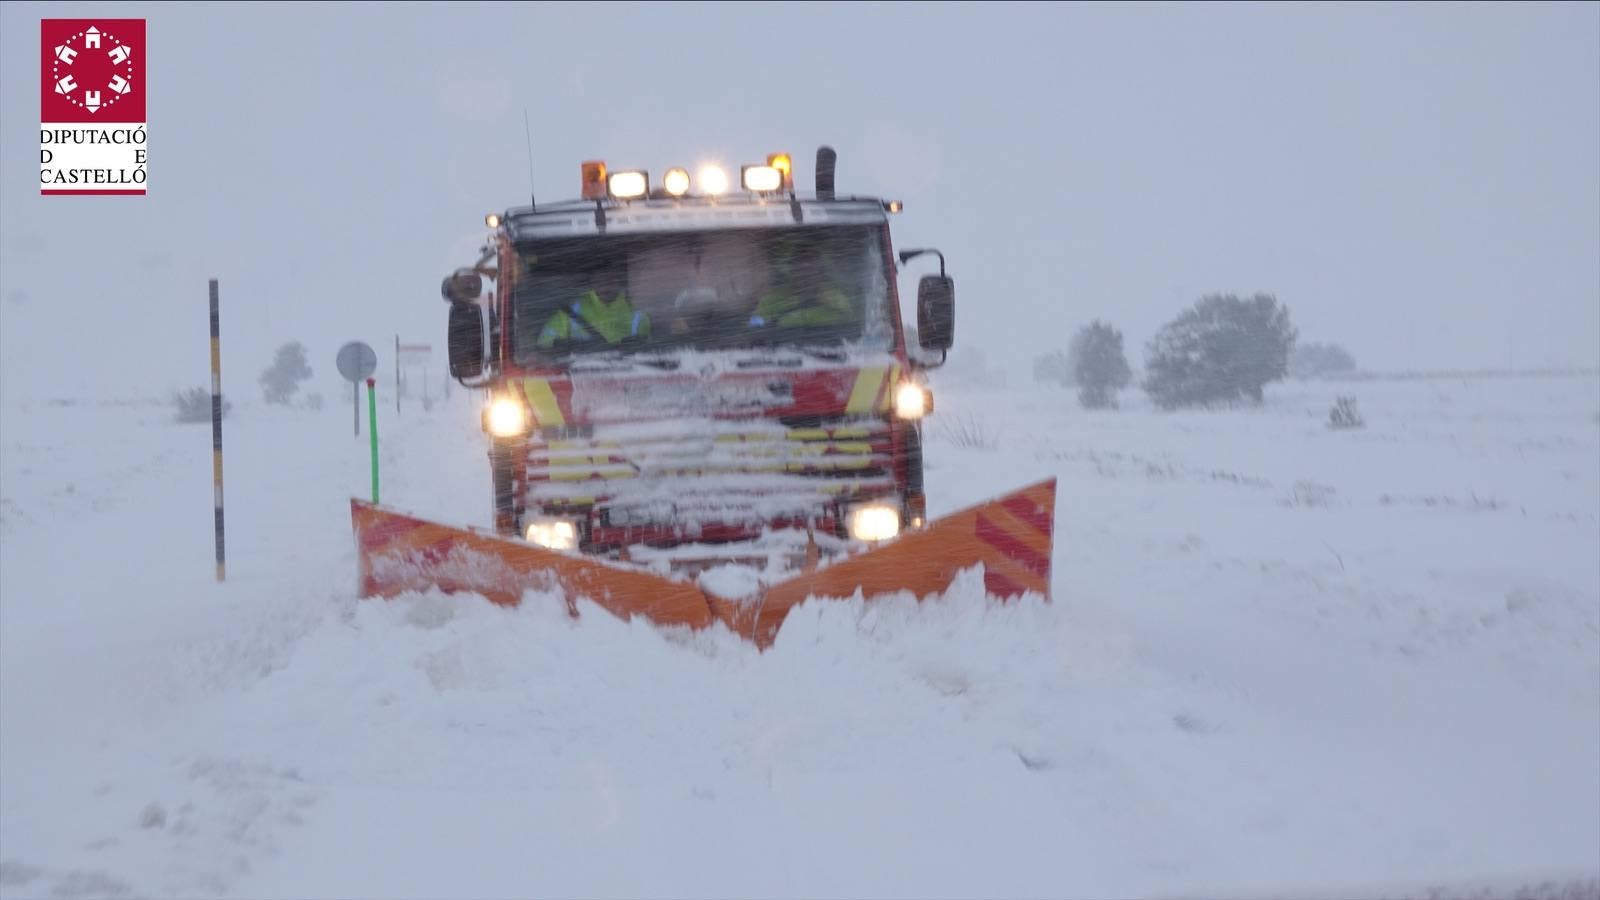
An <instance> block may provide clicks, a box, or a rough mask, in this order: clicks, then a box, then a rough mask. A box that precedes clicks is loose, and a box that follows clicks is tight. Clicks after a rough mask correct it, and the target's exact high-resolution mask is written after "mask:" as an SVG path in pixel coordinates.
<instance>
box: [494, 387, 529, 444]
mask: <svg viewBox="0 0 1600 900" xmlns="http://www.w3.org/2000/svg"><path fill="white" fill-rule="evenodd" d="M483 424H484V429H485V430H486V431H488V432H489V433H490V434H491V435H494V436H495V437H497V438H509V437H518V436H521V435H524V434H527V433H528V408H527V407H526V406H523V405H522V401H521V400H519V399H517V398H516V397H507V396H505V395H501V396H499V397H496V398H494V399H493V400H491V401H489V408H488V409H487V410H485V411H484V413H483Z"/></svg>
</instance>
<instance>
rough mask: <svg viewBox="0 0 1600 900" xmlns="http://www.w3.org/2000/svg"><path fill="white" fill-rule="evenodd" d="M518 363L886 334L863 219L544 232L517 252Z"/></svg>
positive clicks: (870, 231) (884, 291)
mask: <svg viewBox="0 0 1600 900" xmlns="http://www.w3.org/2000/svg"><path fill="white" fill-rule="evenodd" d="M517 251H518V257H519V260H520V263H521V270H520V271H519V272H518V273H517V276H516V281H515V282H514V285H513V291H512V311H511V318H512V322H511V327H512V329H513V332H512V333H513V336H514V338H513V343H514V350H515V355H516V358H517V361H518V362H519V363H522V364H531V363H537V362H541V361H542V362H550V361H552V360H553V359H556V358H561V357H567V356H571V355H573V354H583V353H593V352H611V353H616V352H623V353H635V352H661V351H671V350H678V349H698V350H714V349H724V348H740V347H744V348H749V347H777V346H798V347H815V346H838V345H842V344H846V343H851V344H860V345H863V346H865V347H871V348H874V349H887V348H888V347H889V346H890V344H891V341H892V335H893V327H892V325H891V322H890V308H889V286H888V279H887V271H886V266H885V263H884V255H883V246H882V237H881V234H880V231H879V229H877V228H875V227H872V226H807V227H793V228H776V229H748V228H747V229H738V230H727V231H699V232H670V233H663V232H657V233H647V234H622V235H602V236H592V235H591V236H587V237H581V238H552V239H546V240H540V241H532V242H528V243H525V244H522V245H519V246H518V248H517Z"/></svg>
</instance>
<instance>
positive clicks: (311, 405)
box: [300, 394, 322, 412]
mask: <svg viewBox="0 0 1600 900" xmlns="http://www.w3.org/2000/svg"><path fill="white" fill-rule="evenodd" d="M300 402H301V403H303V404H304V405H305V408H306V409H309V410H311V411H312V412H316V411H317V410H320V409H322V395H321V394H307V395H306V396H305V399H304V400H301V401H300Z"/></svg>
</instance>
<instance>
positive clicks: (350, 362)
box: [339, 341, 378, 381]
mask: <svg viewBox="0 0 1600 900" xmlns="http://www.w3.org/2000/svg"><path fill="white" fill-rule="evenodd" d="M376 371H378V354H377V353H375V352H373V349H372V348H371V347H368V346H367V345H366V344H363V343H361V342H360V341H351V342H350V343H348V344H345V345H344V346H343V347H340V348H339V374H340V375H343V376H344V378H345V380H346V381H360V380H361V379H363V378H366V377H367V376H368V375H371V374H372V373H373V372H376Z"/></svg>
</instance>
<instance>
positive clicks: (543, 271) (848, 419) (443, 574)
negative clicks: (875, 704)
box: [351, 147, 1055, 649]
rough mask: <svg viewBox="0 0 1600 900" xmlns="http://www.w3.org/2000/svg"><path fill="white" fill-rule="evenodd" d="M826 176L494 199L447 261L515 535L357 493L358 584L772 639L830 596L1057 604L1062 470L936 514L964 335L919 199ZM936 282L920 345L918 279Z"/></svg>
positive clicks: (629, 181) (460, 360)
mask: <svg viewBox="0 0 1600 900" xmlns="http://www.w3.org/2000/svg"><path fill="white" fill-rule="evenodd" d="M835 163H836V156H835V154H834V152H833V151H832V150H831V149H830V148H827V147H823V148H820V149H819V150H818V153H817V165H816V170H815V173H814V175H815V190H814V192H812V193H811V194H809V195H805V194H802V193H801V192H798V191H796V190H795V186H794V170H793V169H794V167H793V164H792V160H791V158H790V157H789V156H788V155H787V154H782V153H778V154H773V155H771V156H769V157H768V158H767V160H766V162H765V163H764V164H761V165H749V166H744V167H742V168H741V169H740V170H739V172H738V181H737V182H736V183H735V182H733V181H732V179H731V178H730V175H729V173H728V172H726V171H724V170H722V169H720V168H718V167H714V166H711V167H706V168H704V169H701V170H700V171H698V172H697V173H696V174H695V175H694V176H693V177H691V175H690V173H689V172H688V170H686V169H683V168H673V169H669V170H667V171H666V172H665V174H664V177H663V178H662V179H661V181H660V183H659V184H657V183H654V182H652V180H651V178H650V175H649V173H648V172H646V171H643V170H632V169H630V170H621V171H617V170H612V169H609V168H608V167H607V166H606V164H605V163H603V162H586V163H583V164H582V165H581V166H580V172H581V196H580V198H579V199H577V200H573V201H567V202H561V203H550V204H536V203H532V202H530V204H529V205H528V206H524V207H518V208H512V209H508V210H506V211H505V212H503V213H497V214H491V215H489V216H487V217H486V218H485V223H486V225H487V226H488V228H489V236H488V239H487V240H486V242H485V244H484V247H483V249H482V251H481V254H480V256H479V258H478V259H477V261H476V262H475V263H474V264H473V265H471V266H466V267H462V268H459V269H457V270H455V271H454V272H452V273H451V274H449V275H447V276H446V277H445V279H444V282H443V285H442V287H441V293H442V294H443V297H444V299H445V301H446V302H447V303H448V305H449V317H448V325H447V345H448V348H449V365H450V372H451V375H452V377H454V378H456V379H457V380H458V381H460V382H461V383H462V384H463V385H465V386H466V387H469V388H475V389H480V390H481V391H482V396H483V399H484V407H483V413H482V427H483V431H484V434H485V438H486V443H487V445H488V462H489V475H490V482H491V485H492V498H493V500H492V502H493V522H494V524H493V528H492V529H489V528H478V527H455V526H451V525H445V524H440V523H436V522H430V521H427V520H425V519H422V518H418V517H416V516H414V515H410V514H407V513H403V512H401V511H399V510H396V509H393V508H389V507H383V506H377V505H373V504H370V503H366V502H364V501H361V500H359V499H352V501H351V507H352V517H353V520H354V527H355V533H356V540H357V547H358V558H359V565H360V570H361V571H360V577H361V593H362V595H363V596H385V597H387V596H394V595H395V594H398V593H400V592H402V591H408V590H427V589H442V590H444V591H447V592H461V591H467V592H474V593H478V594H481V595H483V596H485V597H487V598H489V599H490V600H492V601H494V602H496V603H505V604H515V603H518V602H520V601H521V599H522V597H523V594H524V592H525V591H528V590H541V591H548V592H553V593H556V594H558V595H560V596H562V597H564V598H566V602H567V605H568V608H569V610H571V612H572V613H573V614H574V615H576V614H577V613H578V610H579V603H580V601H582V600H588V601H590V602H592V603H593V604H595V605H597V606H599V607H601V608H603V609H605V610H607V611H609V612H611V613H613V614H615V615H617V616H620V617H622V618H624V619H628V618H632V617H635V616H641V617H644V618H645V619H647V620H649V621H651V622H654V623H656V624H658V625H662V626H687V627H689V628H696V629H698V628H705V627H708V626H711V625H714V624H715V623H718V622H721V623H723V624H725V625H726V626H727V627H728V628H729V629H731V630H733V631H734V632H736V633H737V634H739V635H741V636H743V637H745V638H747V639H749V640H751V641H753V642H754V643H755V644H756V645H757V646H759V647H761V648H763V649H764V648H766V647H768V646H770V645H771V644H772V643H773V641H774V640H775V638H776V636H777V634H778V631H779V629H780V628H781V626H782V624H783V621H784V618H785V617H786V616H787V615H788V614H789V611H790V610H791V609H793V608H794V607H795V606H796V605H798V604H800V603H801V602H803V601H805V600H807V599H808V598H815V599H817V600H822V599H826V598H850V597H852V596H855V595H856V594H858V593H859V594H861V595H862V596H864V597H869V598H870V597H873V596H876V595H883V594H895V593H899V592H910V593H911V594H913V595H915V596H917V597H919V598H921V597H924V596H927V595H929V594H935V593H938V592H940V591H943V590H944V589H945V588H946V587H947V586H948V585H949V584H950V582H951V581H952V579H954V578H955V576H956V575H957V573H959V572H961V571H962V570H964V569H969V568H973V567H979V566H981V567H982V572H983V580H984V584H985V587H986V590H987V592H988V593H989V594H990V595H992V596H995V597H999V598H1010V597H1015V596H1019V595H1022V594H1024V593H1028V592H1033V593H1036V594H1040V595H1043V596H1045V597H1048V595H1049V588H1050V559H1051V551H1052V528H1053V521H1054V508H1055V482H1054V481H1053V480H1051V481H1045V482H1041V483H1038V484H1034V485H1031V486H1028V487H1024V488H1021V489H1020V490H1018V491H1016V492H1014V493H1011V494H1009V495H1006V496H1004V497H1000V498H997V499H994V500H991V501H988V502H985V503H982V504H979V505H978V506H974V507H971V508H968V509H964V510H962V511H959V512H956V513H953V514H950V515H948V516H945V517H943V518H941V519H938V520H936V521H929V520H928V518H927V501H926V491H927V483H926V480H925V478H924V474H923V462H922V445H923V444H922V439H923V424H924V421H925V417H926V416H927V415H929V414H930V413H931V412H932V410H933V405H934V404H933V397H932V394H931V392H930V390H929V388H928V386H927V384H926V383H925V373H926V372H927V371H928V369H930V368H931V367H933V366H935V365H938V364H942V363H943V361H944V358H945V353H946V351H948V350H949V349H950V347H951V346H952V343H953V333H954V323H955V311H954V304H955V288H954V281H953V280H952V279H951V278H950V277H949V275H947V274H946V272H945V263H944V256H943V254H942V253H940V252H939V251H937V250H932V249H927V250H923V249H912V250H901V251H899V252H898V254H897V253H896V252H895V251H894V249H893V247H892V244H891V238H890V228H889V221H890V217H891V215H893V214H895V213H898V212H900V210H901V204H900V203H899V202H898V201H885V200H882V199H879V198H876V197H860V196H846V195H841V194H839V193H838V192H836V191H835V188H834V180H835ZM917 258H925V259H932V258H937V260H938V265H939V273H938V274H937V275H934V274H931V273H930V274H927V275H924V276H923V277H922V279H921V281H920V284H919V285H918V289H917V309H916V331H915V340H916V342H917V345H918V346H916V347H914V348H913V347H911V346H909V345H908V343H907V340H908V331H909V329H907V328H905V327H904V326H903V324H902V321H903V320H902V317H901V310H900V301H899V295H898V292H897V289H896V276H897V274H898V272H899V270H900V267H901V266H904V265H907V264H909V263H910V262H911V260H913V259H917Z"/></svg>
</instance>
